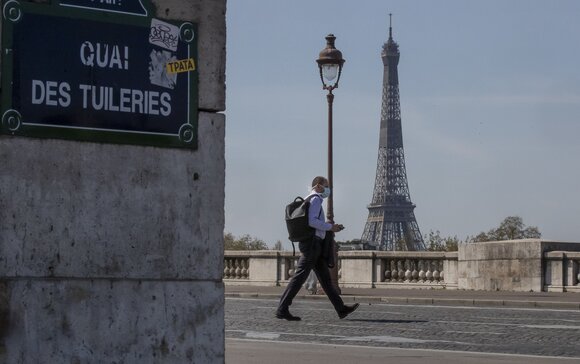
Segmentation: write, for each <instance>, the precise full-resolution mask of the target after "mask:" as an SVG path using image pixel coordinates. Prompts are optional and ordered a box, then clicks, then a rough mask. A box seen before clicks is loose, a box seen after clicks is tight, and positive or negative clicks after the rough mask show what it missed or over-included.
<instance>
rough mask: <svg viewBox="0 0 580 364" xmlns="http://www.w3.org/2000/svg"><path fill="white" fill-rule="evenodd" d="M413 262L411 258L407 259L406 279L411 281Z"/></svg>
mask: <svg viewBox="0 0 580 364" xmlns="http://www.w3.org/2000/svg"><path fill="white" fill-rule="evenodd" d="M410 265H411V262H410V261H409V259H405V281H407V282H411V278H412V273H411V267H410Z"/></svg>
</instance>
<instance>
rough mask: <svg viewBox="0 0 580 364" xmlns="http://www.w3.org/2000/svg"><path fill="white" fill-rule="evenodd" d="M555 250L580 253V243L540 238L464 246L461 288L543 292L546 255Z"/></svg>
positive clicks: (459, 273)
mask: <svg viewBox="0 0 580 364" xmlns="http://www.w3.org/2000/svg"><path fill="white" fill-rule="evenodd" d="M555 250H563V251H580V244H578V243H560V242H552V241H545V240H540V239H524V240H510V241H503V242H502V241H500V242H485V243H477V244H461V245H460V246H459V255H458V288H459V289H474V290H486V291H523V292H526V291H533V292H540V291H542V287H543V279H542V277H543V267H542V257H543V254H544V253H545V252H549V251H555Z"/></svg>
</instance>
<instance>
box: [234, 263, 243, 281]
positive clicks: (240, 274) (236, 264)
mask: <svg viewBox="0 0 580 364" xmlns="http://www.w3.org/2000/svg"><path fill="white" fill-rule="evenodd" d="M234 266H235V267H236V270H235V271H234V272H235V277H234V278H235V279H240V278H241V277H242V269H241V268H240V261H239V260H238V259H236V260H235V261H234Z"/></svg>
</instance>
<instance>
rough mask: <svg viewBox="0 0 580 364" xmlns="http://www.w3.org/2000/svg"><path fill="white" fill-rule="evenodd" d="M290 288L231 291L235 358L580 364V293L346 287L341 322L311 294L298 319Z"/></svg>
mask: <svg viewBox="0 0 580 364" xmlns="http://www.w3.org/2000/svg"><path fill="white" fill-rule="evenodd" d="M283 289H284V287H250V286H228V287H226V310H225V311H226V312H225V321H226V363H228V364H244V363H276V364H283V363H314V362H316V363H320V362H331V363H336V364H342V363H356V364H367V363H391V362H392V363H397V364H415V363H425V362H429V363H435V364H438V363H441V364H443V363H444V364H459V363H461V364H479V363H493V364H495V363H521V364H524V363H525V364H536V363H538V364H539V363H542V364H544V363H545V364H548V363H580V345H579V344H578V343H579V342H580V303H579V301H580V294H577V293H546V292H482V291H458V290H455V291H452V290H393V289H343V291H342V297H343V299H344V300H345V302H360V303H361V307H360V308H359V310H357V311H356V312H355V313H353V314H352V315H350V316H349V317H347V318H346V319H344V320H340V319H338V317H337V316H336V313H335V312H334V310H333V308H332V305H331V304H330V302H329V301H328V299H327V298H326V296H325V295H324V294H316V295H311V294H310V293H308V292H307V291H305V290H302V291H301V292H300V293H299V295H298V296H297V298H296V300H295V301H294V303H293V305H292V307H291V312H292V313H293V314H295V315H299V316H301V317H302V318H303V320H302V321H299V322H288V321H285V320H278V319H275V318H274V311H275V308H276V305H277V301H278V299H279V296H280V294H281V293H282V290H283Z"/></svg>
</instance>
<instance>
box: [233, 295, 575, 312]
mask: <svg viewBox="0 0 580 364" xmlns="http://www.w3.org/2000/svg"><path fill="white" fill-rule="evenodd" d="M225 297H235V298H269V299H272V298H273V299H278V298H280V295H279V294H271V293H258V292H229V293H225ZM295 299H299V300H302V299H305V300H320V299H324V300H326V299H327V298H326V296H325V295H304V294H302V295H297V296H296V298H295ZM342 299H343V301H344V302H360V303H385V304H397V305H401V304H403V305H404V304H407V305H436V306H465V307H509V308H537V309H542V308H544V309H547V308H549V309H564V310H580V303H577V302H560V301H517V300H484V299H465V298H422V297H374V296H342Z"/></svg>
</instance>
